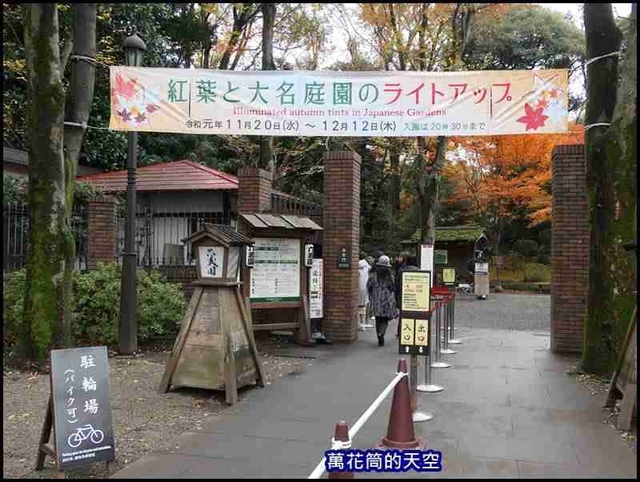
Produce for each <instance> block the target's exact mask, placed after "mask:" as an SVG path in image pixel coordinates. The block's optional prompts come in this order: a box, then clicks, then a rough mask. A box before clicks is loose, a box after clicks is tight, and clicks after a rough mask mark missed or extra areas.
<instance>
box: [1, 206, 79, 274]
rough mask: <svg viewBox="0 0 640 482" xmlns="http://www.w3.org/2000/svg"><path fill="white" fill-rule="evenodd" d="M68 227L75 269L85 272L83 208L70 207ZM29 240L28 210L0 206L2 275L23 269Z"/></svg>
mask: <svg viewBox="0 0 640 482" xmlns="http://www.w3.org/2000/svg"><path fill="white" fill-rule="evenodd" d="M71 226H72V228H73V231H74V233H75V239H76V263H75V268H76V269H79V270H85V269H87V267H88V260H89V209H88V207H87V205H86V204H77V205H75V206H74V207H73V213H72V218H71ZM28 240H29V206H28V205H27V204H19V203H12V204H4V205H3V209H2V269H3V271H4V272H9V271H15V270H19V269H21V268H24V267H25V263H26V259H27V244H28Z"/></svg>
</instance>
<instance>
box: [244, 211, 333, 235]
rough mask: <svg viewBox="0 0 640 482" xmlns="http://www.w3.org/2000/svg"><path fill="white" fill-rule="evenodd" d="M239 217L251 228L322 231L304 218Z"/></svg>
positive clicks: (273, 214)
mask: <svg viewBox="0 0 640 482" xmlns="http://www.w3.org/2000/svg"><path fill="white" fill-rule="evenodd" d="M240 217H241V218H242V219H244V220H245V221H246V222H247V223H249V225H250V226H251V227H253V228H258V229H265V228H284V229H310V230H313V231H322V227H320V226H318V225H317V224H316V223H314V222H313V221H312V220H311V219H309V218H308V217H306V216H292V215H285V214H275V213H240Z"/></svg>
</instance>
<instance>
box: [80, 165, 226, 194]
mask: <svg viewBox="0 0 640 482" xmlns="http://www.w3.org/2000/svg"><path fill="white" fill-rule="evenodd" d="M78 180H79V181H83V182H87V183H89V184H91V185H92V186H94V187H95V188H97V189H100V190H101V191H104V192H124V191H126V190H127V170H126V169H123V170H122V171H112V172H104V173H101V174H90V175H88V176H82V177H79V178H78ZM237 189H238V178H237V177H235V176H232V175H230V174H225V173H224V172H220V171H217V170H215V169H212V168H210V167H207V166H204V165H202V164H198V163H197V162H193V161H188V160H182V161H175V162H163V163H159V164H153V165H151V166H143V167H139V168H138V169H136V191H191V190H213V191H216V190H237Z"/></svg>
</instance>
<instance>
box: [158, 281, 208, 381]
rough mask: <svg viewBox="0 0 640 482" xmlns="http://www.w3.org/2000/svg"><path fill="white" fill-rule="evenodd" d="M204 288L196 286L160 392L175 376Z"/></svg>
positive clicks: (165, 370) (163, 376) (168, 361)
mask: <svg viewBox="0 0 640 482" xmlns="http://www.w3.org/2000/svg"><path fill="white" fill-rule="evenodd" d="M203 292H204V290H203V288H201V287H196V288H195V290H194V292H193V296H192V297H191V302H190V303H189V307H188V308H187V313H186V315H185V317H184V319H183V320H182V326H181V327H180V332H179V333H178V337H177V338H176V342H175V344H174V345H173V351H172V353H171V355H169V360H167V366H166V367H165V369H164V374H163V375H162V379H161V380H160V386H159V387H158V392H159V393H166V392H167V390H168V389H169V385H170V382H171V377H172V376H173V372H174V371H175V369H176V366H177V365H178V360H179V359H180V354H181V353H182V349H183V348H184V344H185V342H186V340H187V336H188V335H189V328H191V324H192V323H193V318H194V317H195V314H196V311H197V307H198V304H199V303H200V300H201V299H202V294H203Z"/></svg>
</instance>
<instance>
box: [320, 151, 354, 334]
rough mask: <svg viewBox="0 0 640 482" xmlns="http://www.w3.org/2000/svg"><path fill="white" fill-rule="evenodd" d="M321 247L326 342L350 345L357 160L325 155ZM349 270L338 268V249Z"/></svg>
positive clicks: (349, 155)
mask: <svg viewBox="0 0 640 482" xmlns="http://www.w3.org/2000/svg"><path fill="white" fill-rule="evenodd" d="M323 228H324V232H323V246H322V257H323V259H324V287H325V306H324V320H323V323H322V329H323V332H324V333H325V335H326V336H327V337H328V338H331V339H333V340H334V341H336V342H338V343H340V342H342V343H352V342H354V341H355V340H356V339H357V337H358V332H357V315H358V256H359V254H360V156H359V155H357V154H356V153H353V152H348V151H332V152H326V153H325V154H324V210H323ZM343 247H346V248H347V249H348V252H349V255H350V257H351V258H350V259H351V267H350V268H348V269H340V268H338V255H339V251H340V249H341V248H343Z"/></svg>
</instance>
